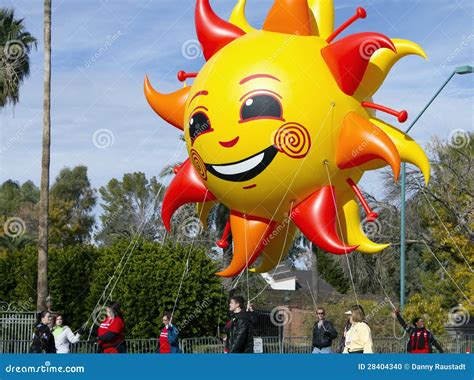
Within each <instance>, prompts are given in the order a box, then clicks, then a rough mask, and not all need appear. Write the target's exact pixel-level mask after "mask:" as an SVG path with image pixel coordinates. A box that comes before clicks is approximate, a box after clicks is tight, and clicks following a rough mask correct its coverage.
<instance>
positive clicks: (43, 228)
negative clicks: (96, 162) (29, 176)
mask: <svg viewBox="0 0 474 380" xmlns="http://www.w3.org/2000/svg"><path fill="white" fill-rule="evenodd" d="M51 1H52V0H44V100H43V143H42V157H41V187H40V201H39V234H38V282H37V301H36V307H37V309H38V310H46V309H48V306H49V305H48V301H47V300H48V207H49V163H50V147H51V136H50V134H51Z"/></svg>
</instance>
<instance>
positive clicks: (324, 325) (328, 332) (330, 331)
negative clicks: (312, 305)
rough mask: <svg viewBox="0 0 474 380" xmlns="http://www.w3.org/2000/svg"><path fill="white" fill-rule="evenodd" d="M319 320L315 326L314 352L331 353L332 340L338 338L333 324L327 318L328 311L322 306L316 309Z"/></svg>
mask: <svg viewBox="0 0 474 380" xmlns="http://www.w3.org/2000/svg"><path fill="white" fill-rule="evenodd" d="M316 312H317V313H318V319H319V320H318V321H317V322H316V323H315V324H314V327H313V345H312V346H313V352H312V353H313V354H330V353H331V352H332V350H331V346H332V341H333V340H334V339H336V338H337V331H336V329H335V328H334V326H333V324H332V323H331V322H329V321H328V320H327V319H326V311H325V310H324V308H322V307H318V309H317V310H316Z"/></svg>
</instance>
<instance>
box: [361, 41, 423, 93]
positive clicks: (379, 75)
mask: <svg viewBox="0 0 474 380" xmlns="http://www.w3.org/2000/svg"><path fill="white" fill-rule="evenodd" d="M392 42H393V45H394V46H395V48H396V52H394V51H391V50H387V49H381V50H378V51H376V52H375V53H374V55H373V56H372V57H371V59H370V62H369V65H368V67H367V71H366V73H365V75H364V78H363V80H362V81H361V84H360V86H359V88H358V89H357V91H356V92H355V93H354V96H355V97H356V98H358V99H360V100H364V99H366V98H367V97H370V96H372V95H373V94H375V92H376V91H377V90H378V89H379V87H380V86H381V85H382V83H383V82H384V81H385V78H386V77H387V75H388V73H389V72H390V70H391V69H392V67H393V66H394V65H395V64H396V63H397V62H398V61H399V60H400V59H402V58H403V57H406V56H407V55H417V56H419V57H422V58H424V59H426V60H427V59H428V56H427V55H426V53H425V51H424V50H423V49H422V47H421V46H420V45H418V44H417V43H415V42H412V41H408V40H402V39H397V38H393V39H392Z"/></svg>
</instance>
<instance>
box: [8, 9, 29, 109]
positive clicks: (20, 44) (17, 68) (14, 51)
mask: <svg viewBox="0 0 474 380" xmlns="http://www.w3.org/2000/svg"><path fill="white" fill-rule="evenodd" d="M33 47H35V48H36V38H34V37H33V36H32V35H31V34H30V33H29V32H28V31H27V30H26V28H25V25H24V23H23V19H17V18H15V13H14V10H13V9H6V8H3V9H2V8H0V108H2V107H4V106H5V105H6V104H8V103H11V104H13V105H14V104H16V103H17V102H18V100H19V97H20V85H21V83H22V82H23V81H24V80H25V78H26V77H28V76H29V74H30V58H29V54H30V51H31V49H32V48H33Z"/></svg>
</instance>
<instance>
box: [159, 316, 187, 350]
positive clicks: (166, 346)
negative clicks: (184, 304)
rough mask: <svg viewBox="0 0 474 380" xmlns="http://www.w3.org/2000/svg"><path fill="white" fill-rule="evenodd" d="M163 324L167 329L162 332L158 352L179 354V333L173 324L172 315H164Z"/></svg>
mask: <svg viewBox="0 0 474 380" xmlns="http://www.w3.org/2000/svg"><path fill="white" fill-rule="evenodd" d="M163 324H164V325H165V327H164V328H163V330H161V333H160V336H159V337H158V347H157V349H156V352H158V353H159V354H179V353H181V349H180V348H179V339H178V336H179V331H178V328H177V327H176V326H175V325H173V324H172V317H171V313H169V312H165V313H163Z"/></svg>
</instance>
